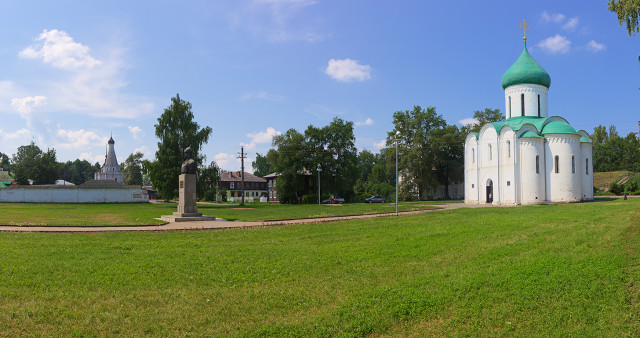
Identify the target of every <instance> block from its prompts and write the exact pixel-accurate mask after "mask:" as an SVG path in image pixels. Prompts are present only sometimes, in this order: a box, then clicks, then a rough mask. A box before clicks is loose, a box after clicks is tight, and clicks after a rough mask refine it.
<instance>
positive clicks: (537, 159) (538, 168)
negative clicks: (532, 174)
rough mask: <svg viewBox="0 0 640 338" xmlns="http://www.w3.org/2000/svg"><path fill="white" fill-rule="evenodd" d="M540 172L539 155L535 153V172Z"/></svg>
mask: <svg viewBox="0 0 640 338" xmlns="http://www.w3.org/2000/svg"><path fill="white" fill-rule="evenodd" d="M539 173H540V155H536V174H539Z"/></svg>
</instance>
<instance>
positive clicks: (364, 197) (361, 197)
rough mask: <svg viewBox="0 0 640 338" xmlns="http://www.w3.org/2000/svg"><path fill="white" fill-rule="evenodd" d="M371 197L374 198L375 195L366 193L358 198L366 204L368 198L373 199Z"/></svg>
mask: <svg viewBox="0 0 640 338" xmlns="http://www.w3.org/2000/svg"><path fill="white" fill-rule="evenodd" d="M371 196H373V195H371V194H368V193H366V192H365V193H362V194H360V195H359V196H358V202H364V200H365V199H366V198H369V197H371Z"/></svg>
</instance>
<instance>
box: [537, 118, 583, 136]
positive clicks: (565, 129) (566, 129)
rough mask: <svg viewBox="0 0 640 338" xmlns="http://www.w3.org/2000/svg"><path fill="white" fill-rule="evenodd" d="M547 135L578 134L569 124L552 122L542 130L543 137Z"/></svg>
mask: <svg viewBox="0 0 640 338" xmlns="http://www.w3.org/2000/svg"><path fill="white" fill-rule="evenodd" d="M546 134H577V133H576V130H575V129H573V127H571V126H570V125H569V124H568V123H566V122H562V121H552V122H549V123H547V124H546V125H545V126H544V128H542V135H546Z"/></svg>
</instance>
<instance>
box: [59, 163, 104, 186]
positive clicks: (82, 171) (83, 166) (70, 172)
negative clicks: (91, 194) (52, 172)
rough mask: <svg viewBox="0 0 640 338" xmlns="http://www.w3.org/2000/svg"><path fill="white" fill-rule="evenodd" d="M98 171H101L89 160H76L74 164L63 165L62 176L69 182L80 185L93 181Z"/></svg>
mask: <svg viewBox="0 0 640 338" xmlns="http://www.w3.org/2000/svg"><path fill="white" fill-rule="evenodd" d="M97 171H99V168H96V167H95V166H93V165H92V164H91V163H89V162H88V161H87V160H82V161H81V160H79V159H76V160H75V161H73V162H72V161H67V162H65V163H61V169H60V176H61V177H62V179H63V180H65V181H67V182H71V183H73V184H76V185H79V184H82V183H84V182H87V181H90V180H92V179H93V177H94V176H95V175H94V174H95V172H97Z"/></svg>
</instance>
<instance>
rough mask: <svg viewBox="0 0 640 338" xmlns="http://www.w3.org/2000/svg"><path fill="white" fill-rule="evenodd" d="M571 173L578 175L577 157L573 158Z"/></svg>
mask: <svg viewBox="0 0 640 338" xmlns="http://www.w3.org/2000/svg"><path fill="white" fill-rule="evenodd" d="M571 173H572V174H575V173H576V157H575V156H571Z"/></svg>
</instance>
